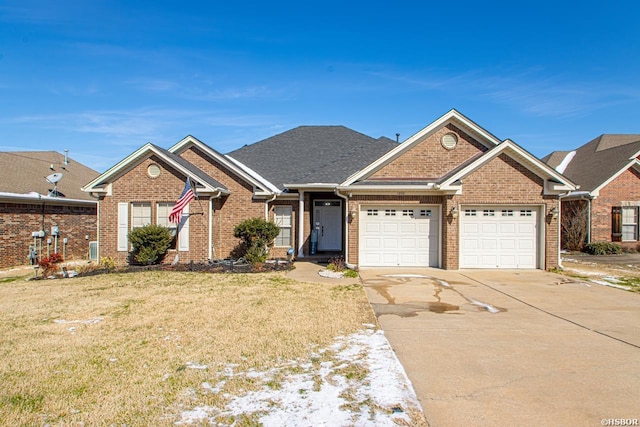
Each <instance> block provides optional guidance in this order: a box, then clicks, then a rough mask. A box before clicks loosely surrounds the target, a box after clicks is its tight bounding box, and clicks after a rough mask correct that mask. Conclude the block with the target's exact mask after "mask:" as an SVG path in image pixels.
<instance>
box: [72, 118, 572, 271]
mask: <svg viewBox="0 0 640 427" xmlns="http://www.w3.org/2000/svg"><path fill="white" fill-rule="evenodd" d="M187 178H188V179H190V180H191V181H192V182H194V183H195V191H196V193H197V194H198V199H197V200H194V201H192V202H191V204H190V205H189V206H188V211H187V212H184V213H183V218H182V221H181V223H180V224H179V225H178V226H177V227H175V226H173V231H174V233H175V235H176V239H175V244H174V247H173V248H172V249H171V251H172V252H171V254H170V255H169V256H170V258H171V259H174V257H175V255H178V256H179V259H180V260H181V262H189V261H194V262H199V261H204V260H207V259H213V258H224V257H227V256H229V254H230V253H231V251H232V250H233V248H234V247H235V246H236V245H237V243H238V240H237V239H235V238H234V237H233V228H234V226H235V225H237V224H238V223H240V222H241V221H242V220H244V219H246V218H251V217H263V218H268V219H270V220H273V221H275V222H276V223H277V224H279V225H280V227H281V232H280V235H279V236H278V237H277V239H276V241H275V246H274V248H273V249H272V252H271V255H272V256H274V257H281V256H285V255H286V253H287V251H288V250H289V249H290V248H292V249H293V250H294V251H295V253H296V254H297V257H298V258H305V257H309V256H313V255H317V254H325V255H326V254H329V255H342V256H344V257H345V259H346V261H347V263H348V264H350V265H353V266H431V267H439V268H445V269H458V268H540V269H549V268H553V267H555V266H557V265H558V262H559V257H558V254H559V242H558V239H559V234H558V233H559V229H558V218H557V212H558V208H559V205H558V204H559V195H560V194H563V193H566V192H568V191H571V190H574V189H575V185H574V184H573V183H572V182H571V181H570V180H569V179H567V178H566V177H564V176H563V175H562V174H560V173H558V172H557V171H555V170H554V169H553V168H551V167H549V166H548V165H547V164H545V163H543V162H541V161H540V160H539V159H537V158H536V157H535V156H533V155H531V154H530V153H528V152H527V151H526V150H524V149H523V148H522V147H520V146H518V145H517V144H516V143H514V142H513V141H511V140H504V141H501V140H499V139H498V138H496V137H495V136H493V135H492V134H491V133H489V132H488V131H486V130H485V129H483V128H482V127H480V126H479V125H477V124H476V123H474V122H473V121H471V120H470V119H468V118H467V117H465V116H464V115H462V114H460V113H459V112H458V111H456V110H451V111H449V112H448V113H447V114H445V115H444V116H442V117H440V118H438V119H437V120H436V121H434V122H433V123H431V124H430V125H428V126H427V127H425V128H424V129H422V130H420V131H419V132H418V133H416V134H415V135H413V136H411V137H410V138H408V139H407V140H406V141H404V142H403V143H401V144H399V143H396V142H395V141H393V140H390V139H388V138H384V137H383V138H377V139H376V138H371V137H368V136H366V135H363V134H360V133H358V132H355V131H353V130H350V129H347V128H345V127H342V126H301V127H298V128H295V129H292V130H289V131H287V132H284V133H281V134H279V135H275V136H273V137H271V138H267V139H265V140H263V141H259V142H257V143H255V144H251V145H247V146H244V147H242V148H240V149H238V150H235V151H232V152H231V153H228V154H226V155H224V154H221V153H219V152H218V151H216V150H215V149H214V148H212V147H210V146H209V145H207V144H205V143H203V142H202V141H199V140H198V139H196V138H194V137H193V136H188V137H186V138H185V139H183V140H182V141H180V142H178V143H177V144H175V145H174V146H173V147H170V148H169V149H168V150H167V149H163V148H161V147H158V146H156V145H153V144H150V143H149V144H146V145H144V146H142V147H141V148H140V149H138V150H137V151H135V152H134V153H132V154H131V155H129V156H128V157H127V158H125V159H123V160H122V161H121V162H119V163H118V164H116V165H114V166H113V167H112V168H110V169H109V170H107V171H106V172H105V173H103V174H101V175H100V176H98V177H97V178H96V179H94V180H93V181H91V182H89V183H88V184H87V185H86V186H85V187H84V188H83V190H84V191H86V192H88V193H90V194H92V195H93V196H96V197H98V199H99V224H100V227H99V242H100V243H99V246H100V255H101V256H112V257H114V260H115V261H117V262H118V263H124V262H126V259H127V256H128V252H129V250H130V249H131V248H130V246H129V244H128V241H127V233H128V232H129V231H130V230H131V229H133V228H135V227H138V226H141V225H144V224H147V223H157V224H160V225H165V226H169V227H172V225H171V224H170V223H169V222H168V213H169V211H170V210H171V207H172V206H173V204H174V203H175V200H176V199H177V198H178V196H179V195H180V193H181V191H182V189H183V188H184V185H185V180H186V179H187Z"/></svg>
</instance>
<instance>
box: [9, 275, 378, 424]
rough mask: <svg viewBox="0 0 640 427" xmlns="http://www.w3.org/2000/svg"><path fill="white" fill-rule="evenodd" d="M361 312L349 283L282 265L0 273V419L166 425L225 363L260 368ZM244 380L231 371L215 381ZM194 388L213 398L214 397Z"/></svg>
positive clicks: (359, 318) (362, 316) (360, 294)
mask: <svg viewBox="0 0 640 427" xmlns="http://www.w3.org/2000/svg"><path fill="white" fill-rule="evenodd" d="M71 322H73V323H71ZM363 323H375V320H374V318H373V314H372V312H371V309H370V307H369V304H368V303H367V300H366V296H365V294H364V291H363V289H362V287H361V286H359V285H351V286H327V285H319V284H311V283H299V282H295V281H292V280H290V279H288V278H287V277H286V276H284V274H283V273H264V274H253V275H245V274H235V275H230V274H203V273H175V272H171V273H167V272H145V273H135V274H109V275H102V276H93V277H84V278H74V279H64V280H41V281H25V280H19V281H3V283H0V358H1V360H2V363H1V364H0V384H2V387H1V388H0V424H1V425H42V424H50V425H52V426H54V425H82V424H81V423H84V425H124V424H126V425H127V426H135V425H171V424H173V422H174V421H175V415H176V411H179V409H180V408H181V406H180V405H184V407H189V406H190V405H192V404H193V401H194V399H195V397H194V393H196V392H195V391H194V390H196V389H198V388H201V387H200V385H201V384H202V383H203V382H205V381H212V378H213V381H217V380H218V379H220V374H219V371H222V370H223V368H224V367H226V366H229V364H237V365H238V366H237V370H243V371H246V370H248V369H250V368H256V369H268V367H269V366H270V365H272V364H274V363H276V362H279V361H283V360H293V359H297V358H302V357H306V356H308V354H309V351H310V348H311V347H313V346H314V345H317V346H325V345H328V344H329V343H331V342H332V339H333V338H334V337H335V336H338V335H344V334H349V333H352V332H354V331H356V330H358V329H361V328H362V324H363ZM194 364H195V365H197V364H201V365H206V366H207V367H208V369H194V368H193V366H194ZM216 372H217V373H216ZM216 375H217V376H216ZM251 387H252V380H251V378H248V377H246V376H245V377H238V378H235V377H234V378H230V379H229V381H227V383H226V385H225V391H226V392H229V393H231V394H233V393H234V390H240V389H244V390H247V389H251ZM198 399H199V400H198V401H199V402H202V403H204V404H209V405H216V406H220V404H223V403H224V402H221V401H220V400H221V399H225V397H224V393H216V394H213V393H209V394H206V395H204V396H198Z"/></svg>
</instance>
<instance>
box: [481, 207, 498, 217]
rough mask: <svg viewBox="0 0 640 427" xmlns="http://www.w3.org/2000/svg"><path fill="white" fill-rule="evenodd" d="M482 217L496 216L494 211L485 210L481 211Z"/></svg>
mask: <svg viewBox="0 0 640 427" xmlns="http://www.w3.org/2000/svg"><path fill="white" fill-rule="evenodd" d="M482 216H496V211H495V210H493V209H485V210H483V211H482Z"/></svg>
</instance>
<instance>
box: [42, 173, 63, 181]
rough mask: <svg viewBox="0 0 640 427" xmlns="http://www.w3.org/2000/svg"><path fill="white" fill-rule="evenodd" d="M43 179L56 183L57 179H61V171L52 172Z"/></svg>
mask: <svg viewBox="0 0 640 427" xmlns="http://www.w3.org/2000/svg"><path fill="white" fill-rule="evenodd" d="M45 179H46V180H47V181H49V182H50V183H52V184H55V183H57V182H58V181H60V180H61V179H62V173H60V172H56V173H52V174H51V175H49V176H48V177H46V178H45Z"/></svg>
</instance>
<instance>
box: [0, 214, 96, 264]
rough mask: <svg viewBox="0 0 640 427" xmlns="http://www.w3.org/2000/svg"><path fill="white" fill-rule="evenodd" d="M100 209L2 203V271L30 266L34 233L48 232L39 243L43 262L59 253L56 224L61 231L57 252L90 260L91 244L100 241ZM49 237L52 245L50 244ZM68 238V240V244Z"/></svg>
mask: <svg viewBox="0 0 640 427" xmlns="http://www.w3.org/2000/svg"><path fill="white" fill-rule="evenodd" d="M48 203H49V202H48ZM96 209H97V208H96V207H95V206H77V205H50V204H31V203H0V268H7V267H13V266H18V265H27V264H29V258H28V255H29V248H30V246H33V245H34V238H33V237H31V233H32V232H34V231H40V230H44V231H46V233H47V234H46V236H45V237H44V238H38V239H36V240H35V244H36V246H37V248H36V249H37V252H38V256H39V259H41V258H42V257H46V256H47V253H49V254H52V253H54V252H56V247H55V237H52V236H51V227H52V226H54V225H57V226H58V228H59V236H58V246H57V253H59V254H60V255H62V256H63V258H64V259H65V260H69V261H71V260H85V259H89V242H91V241H94V240H96V239H97V234H96V233H97V228H96V219H97V216H96ZM87 235H88V236H89V238H88V239H86V236H87ZM49 237H51V239H52V243H51V245H48V244H47V239H48V238H49ZM65 238H67V239H68V243H67V244H66V245H65V244H64V239H65Z"/></svg>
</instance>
